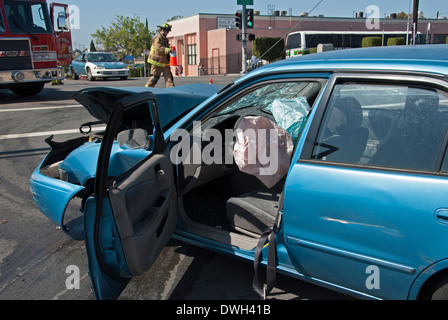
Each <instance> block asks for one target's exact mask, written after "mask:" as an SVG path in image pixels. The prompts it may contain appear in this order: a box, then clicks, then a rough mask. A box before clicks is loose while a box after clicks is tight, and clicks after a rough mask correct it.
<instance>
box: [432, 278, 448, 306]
mask: <svg viewBox="0 0 448 320" xmlns="http://www.w3.org/2000/svg"><path fill="white" fill-rule="evenodd" d="M430 299H431V300H448V275H447V276H445V277H444V278H442V280H441V281H440V282H439V283H438V284H437V286H436V287H435V288H434V291H433V292H432V294H431V296H430Z"/></svg>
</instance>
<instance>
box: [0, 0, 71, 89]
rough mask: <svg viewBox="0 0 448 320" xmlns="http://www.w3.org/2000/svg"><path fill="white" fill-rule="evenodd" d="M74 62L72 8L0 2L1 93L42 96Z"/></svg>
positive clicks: (27, 0)
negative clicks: (40, 94) (48, 85)
mask: <svg viewBox="0 0 448 320" xmlns="http://www.w3.org/2000/svg"><path fill="white" fill-rule="evenodd" d="M71 61H72V42H71V32H70V26H69V9H68V5H65V4H59V3H52V4H50V7H48V4H47V2H46V0H0V89H11V90H12V91H13V92H14V93H16V94H18V95H34V94H37V93H39V92H40V91H41V90H42V89H43V87H44V85H45V83H48V82H51V81H52V80H62V79H64V70H63V66H64V65H69V64H70V63H71Z"/></svg>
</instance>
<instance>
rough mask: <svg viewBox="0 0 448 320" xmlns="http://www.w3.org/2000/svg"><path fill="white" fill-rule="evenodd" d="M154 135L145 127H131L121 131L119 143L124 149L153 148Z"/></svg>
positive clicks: (118, 138)
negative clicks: (149, 133)
mask: <svg viewBox="0 0 448 320" xmlns="http://www.w3.org/2000/svg"><path fill="white" fill-rule="evenodd" d="M152 138H153V137H152V136H148V132H147V131H146V130H144V129H130V130H124V131H121V132H120V133H119V134H118V137H117V140H118V145H119V146H120V147H121V148H123V149H145V150H151V149H152V148H153V147H154V141H153V139H152Z"/></svg>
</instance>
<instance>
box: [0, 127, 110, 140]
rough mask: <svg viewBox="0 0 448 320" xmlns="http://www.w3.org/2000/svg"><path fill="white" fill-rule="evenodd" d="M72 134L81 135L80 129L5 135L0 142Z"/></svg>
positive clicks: (98, 129)
mask: <svg viewBox="0 0 448 320" xmlns="http://www.w3.org/2000/svg"><path fill="white" fill-rule="evenodd" d="M105 129H106V127H105V126H103V127H92V132H97V131H102V130H105ZM71 133H80V132H79V129H69V130H56V131H43V132H32V133H18V134H5V135H0V140H8V139H18V138H33V137H41V136H51V135H52V134H53V135H55V136H56V135H61V134H71Z"/></svg>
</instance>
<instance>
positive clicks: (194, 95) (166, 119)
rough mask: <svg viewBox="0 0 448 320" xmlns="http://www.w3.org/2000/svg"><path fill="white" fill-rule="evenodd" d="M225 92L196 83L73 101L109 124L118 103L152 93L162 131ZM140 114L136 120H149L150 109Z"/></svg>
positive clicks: (89, 92) (97, 93)
mask: <svg viewBox="0 0 448 320" xmlns="http://www.w3.org/2000/svg"><path fill="white" fill-rule="evenodd" d="M222 88H223V86H218V85H213V84H205V83H195V84H190V85H185V86H179V87H175V88H167V89H165V88H141V87H138V88H136V87H129V88H108V87H99V88H87V89H84V90H81V91H78V92H76V93H75V94H74V95H73V99H75V100H76V101H78V102H79V103H80V104H82V105H83V106H84V107H85V108H86V109H87V110H88V111H89V113H90V114H91V115H92V116H94V117H95V118H97V119H98V120H100V121H102V122H104V123H108V121H109V118H110V115H111V113H112V110H113V108H114V105H115V102H116V101H118V100H120V99H121V98H124V97H126V96H129V95H132V94H136V93H141V92H152V93H154V94H155V96H156V97H157V100H158V102H159V111H160V120H161V122H162V127H163V128H164V129H167V128H168V127H169V126H170V124H173V122H174V121H175V120H176V119H178V118H179V117H180V116H182V115H184V114H186V113H187V112H188V111H190V110H191V109H193V108H194V107H195V106H197V105H198V104H200V103H201V102H203V101H205V100H206V99H208V98H209V97H211V96H212V95H214V94H216V93H217V92H218V91H219V90H221V89H222ZM137 112H140V113H141V114H140V115H137V114H136V115H135V116H136V117H135V118H136V119H145V118H147V117H148V116H149V110H147V108H145V109H141V110H137ZM133 118H134V117H133Z"/></svg>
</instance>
